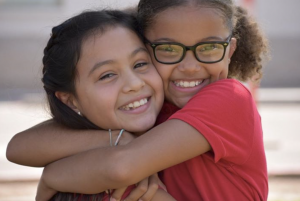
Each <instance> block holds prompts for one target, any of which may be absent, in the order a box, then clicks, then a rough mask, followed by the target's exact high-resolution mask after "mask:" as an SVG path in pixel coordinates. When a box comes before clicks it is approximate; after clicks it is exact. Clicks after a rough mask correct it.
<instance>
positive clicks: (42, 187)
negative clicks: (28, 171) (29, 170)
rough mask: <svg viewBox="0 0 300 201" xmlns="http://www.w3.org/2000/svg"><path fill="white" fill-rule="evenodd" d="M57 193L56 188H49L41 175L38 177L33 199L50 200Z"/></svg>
mask: <svg viewBox="0 0 300 201" xmlns="http://www.w3.org/2000/svg"><path fill="white" fill-rule="evenodd" d="M56 193H57V191H56V190H54V189H51V188H49V187H48V186H47V185H46V184H45V182H44V180H43V177H42V178H41V179H40V181H39V184H38V188H37V193H36V197H35V200H36V201H48V200H50V199H51V198H52V197H53V196H54V195H55V194H56Z"/></svg>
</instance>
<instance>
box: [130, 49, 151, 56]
mask: <svg viewBox="0 0 300 201" xmlns="http://www.w3.org/2000/svg"><path fill="white" fill-rule="evenodd" d="M139 52H145V53H147V54H148V50H147V49H146V48H144V47H139V48H137V49H135V50H134V51H133V52H132V53H131V54H130V57H131V58H132V57H134V56H135V55H137V54H138V53H139Z"/></svg>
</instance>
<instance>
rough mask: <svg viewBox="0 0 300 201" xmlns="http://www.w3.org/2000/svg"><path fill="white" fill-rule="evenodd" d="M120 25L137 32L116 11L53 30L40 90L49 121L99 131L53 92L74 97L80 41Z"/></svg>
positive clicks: (97, 197) (69, 199) (69, 196)
mask: <svg viewBox="0 0 300 201" xmlns="http://www.w3.org/2000/svg"><path fill="white" fill-rule="evenodd" d="M115 26H122V27H124V28H127V29H129V30H131V31H134V32H135V33H136V34H137V35H138V36H139V38H140V39H141V40H142V37H141V35H140V34H138V31H137V21H136V18H135V17H134V16H133V15H132V14H129V13H127V12H123V11H117V10H101V11H85V12H83V13H81V14H79V15H77V16H75V17H72V18H70V19H68V20H67V21H65V22H63V23H62V24H60V25H58V26H56V27H53V29H52V33H51V37H50V39H49V41H48V44H47V46H46V47H45V49H44V57H43V77H42V82H43V83H44V89H45V91H46V94H47V99H48V103H49V107H50V111H51V114H52V116H53V119H54V120H55V121H56V122H58V123H60V124H63V125H65V126H68V127H71V128H76V129H100V128H99V127H97V126H96V125H94V124H93V123H92V122H90V121H89V120H88V119H86V118H85V117H82V116H80V115H78V114H77V113H76V112H74V111H73V110H72V109H71V108H69V107H68V106H67V105H65V104H64V103H62V102H61V101H60V100H59V99H58V98H57V97H56V96H55V92H56V91H61V92H67V93H71V94H73V95H74V96H75V97H76V90H75V79H76V76H77V71H76V65H77V63H78V60H79V58H80V53H81V46H82V43H83V42H84V40H86V39H87V38H88V37H90V36H92V35H93V34H98V33H99V32H100V33H104V32H105V31H106V30H107V29H108V28H111V27H115ZM103 196H104V194H103V193H98V194H93V195H84V194H77V193H62V192H59V193H57V194H56V195H54V197H53V198H52V199H51V201H77V200H78V201H79V200H80V201H85V200H86V201H90V200H93V201H101V200H103Z"/></svg>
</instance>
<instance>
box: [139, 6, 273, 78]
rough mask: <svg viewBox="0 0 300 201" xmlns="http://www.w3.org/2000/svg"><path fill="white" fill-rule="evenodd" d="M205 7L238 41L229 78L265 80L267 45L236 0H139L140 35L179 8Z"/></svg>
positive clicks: (252, 20) (257, 27)
mask: <svg viewBox="0 0 300 201" xmlns="http://www.w3.org/2000/svg"><path fill="white" fill-rule="evenodd" d="M188 5H192V6H206V7H209V8H213V9H216V10H217V11H218V13H219V14H220V16H221V17H223V19H224V22H225V24H226V25H227V27H228V28H229V30H231V31H232V34H233V35H232V37H234V38H236V39H237V48H236V50H235V52H234V54H233V56H232V57H231V63H230V65H229V73H228V77H230V78H236V79H239V80H241V81H247V80H248V79H251V78H253V76H254V75H255V77H256V81H259V80H260V79H261V77H262V66H263V61H266V60H267V59H268V58H269V48H268V41H267V39H266V37H265V36H264V34H263V33H262V31H261V30H260V28H259V26H258V23H257V22H255V20H254V19H253V18H252V17H251V16H250V15H248V13H247V11H246V10H245V9H243V8H242V7H239V6H236V5H235V3H234V1H233V0H140V2H139V4H138V11H137V17H138V21H139V24H140V28H141V32H142V33H145V32H146V31H147V29H151V25H152V23H153V22H154V20H155V19H156V16H157V15H158V14H159V13H161V12H163V11H165V10H167V9H169V8H174V7H178V6H188Z"/></svg>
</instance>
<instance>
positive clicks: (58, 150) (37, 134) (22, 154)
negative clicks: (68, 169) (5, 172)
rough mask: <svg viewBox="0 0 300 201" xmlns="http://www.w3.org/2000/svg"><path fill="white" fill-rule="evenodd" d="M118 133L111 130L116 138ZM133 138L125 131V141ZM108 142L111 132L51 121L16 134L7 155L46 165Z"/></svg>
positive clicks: (28, 163)
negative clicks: (76, 128) (69, 126)
mask: <svg viewBox="0 0 300 201" xmlns="http://www.w3.org/2000/svg"><path fill="white" fill-rule="evenodd" d="M118 133H119V132H118V131H113V132H112V135H113V140H115V139H116V136H117V135H118ZM124 136H125V137H124ZM133 138H134V137H133V136H132V135H131V134H129V133H127V132H125V133H124V134H123V136H122V142H126V141H127V140H128V141H131V140H132V139H133ZM109 144H110V138H109V133H108V131H104V130H75V129H70V128H67V127H65V126H62V125H59V124H58V123H56V122H54V121H53V120H48V121H45V122H42V123H40V124H38V125H36V126H34V127H32V128H29V129H28V130H25V131H22V132H20V133H18V134H16V135H15V136H14V137H13V138H12V139H11V140H10V142H9V144H8V146H7V151H6V157H7V159H8V160H9V161H11V162H13V163H17V164H20V165H26V166H33V167H43V166H46V165H47V164H49V163H51V162H54V161H56V160H59V159H62V158H65V157H67V156H71V155H74V154H77V153H80V152H84V151H87V150H90V149H94V148H99V147H107V146H109Z"/></svg>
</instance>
